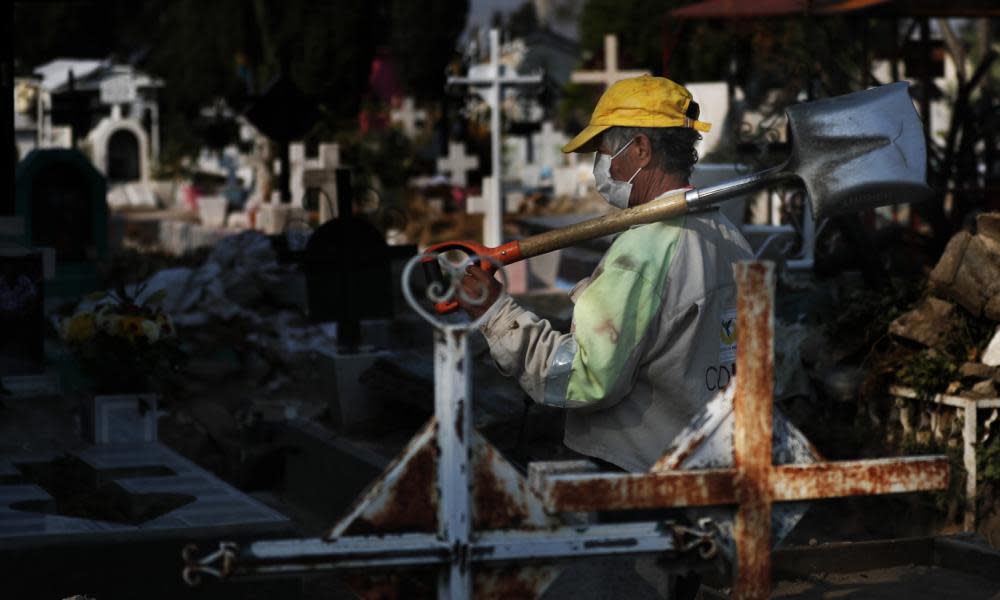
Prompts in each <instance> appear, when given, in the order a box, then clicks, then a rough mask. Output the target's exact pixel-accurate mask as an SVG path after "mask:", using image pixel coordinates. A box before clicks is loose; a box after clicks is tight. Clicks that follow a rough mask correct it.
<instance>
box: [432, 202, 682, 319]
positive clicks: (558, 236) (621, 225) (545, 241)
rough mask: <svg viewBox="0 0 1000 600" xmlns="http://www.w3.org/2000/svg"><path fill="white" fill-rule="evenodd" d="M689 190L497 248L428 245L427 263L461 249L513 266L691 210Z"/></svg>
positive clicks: (447, 307)
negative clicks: (437, 256)
mask: <svg viewBox="0 0 1000 600" xmlns="http://www.w3.org/2000/svg"><path fill="white" fill-rule="evenodd" d="M687 193H688V190H687V189H678V190H674V191H672V192H669V193H668V194H666V195H664V196H661V197H660V198H657V199H656V200H653V201H652V202H647V203H646V204H642V205H639V206H636V207H634V208H627V209H625V210H622V211H620V212H616V213H613V214H610V215H605V216H603V217H597V218H596V219H590V220H589V221H584V222H582V223H577V224H576V225H570V226H569V227H563V228H561V229H553V230H552V231H546V232H545V233H540V234H538V235H533V236H530V237H526V238H524V239H522V240H515V241H513V242H508V243H506V244H503V245H502V246H497V247H496V248H489V247H486V246H483V245H482V244H478V243H476V242H472V241H468V240H461V241H453V242H442V243H440V244H435V245H433V246H430V247H429V248H427V250H425V251H424V259H423V260H424V262H430V261H433V260H436V258H434V255H436V254H441V253H444V252H449V251H451V250H460V251H462V252H465V253H466V254H468V255H469V256H470V257H472V256H479V257H487V256H488V257H490V258H493V259H494V260H496V261H497V262H498V263H499V264H502V265H509V264H511V263H515V262H518V261H520V260H524V259H525V258H531V257H532V256H538V255H540V254H545V253H547V252H552V251H553V250H561V249H563V248H568V247H570V246H573V245H575V244H579V243H580V242H585V241H587V240H592V239H596V238H600V237H604V236H606V235H611V234H612V233H619V232H622V231H625V230H626V229H628V228H629V227H632V226H634V225H645V224H647V223H656V222H658V221H665V220H667V219H671V218H673V217H676V216H680V215H683V214H685V213H686V212H688V203H687V200H686V199H685V195H686V194H687ZM479 266H480V268H482V269H483V270H484V271H486V272H487V273H492V272H493V271H494V270H495V269H496V266H495V265H494V264H493V263H492V262H490V261H489V260H480V261H479ZM456 308H458V303H457V302H439V303H438V304H436V305H435V309H436V310H437V312H439V313H441V314H445V313H449V312H452V311H454V310H455V309H456Z"/></svg>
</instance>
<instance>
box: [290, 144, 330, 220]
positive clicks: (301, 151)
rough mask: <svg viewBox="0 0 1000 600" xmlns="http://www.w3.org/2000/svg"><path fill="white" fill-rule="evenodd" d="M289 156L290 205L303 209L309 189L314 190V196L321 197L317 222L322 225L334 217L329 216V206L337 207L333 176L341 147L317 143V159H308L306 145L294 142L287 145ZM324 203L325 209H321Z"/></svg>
mask: <svg viewBox="0 0 1000 600" xmlns="http://www.w3.org/2000/svg"><path fill="white" fill-rule="evenodd" d="M288 153H289V168H290V169H291V175H290V185H291V190H292V203H293V204H295V205H296V206H299V207H304V206H305V200H306V197H307V195H309V193H310V190H317V192H316V193H317V194H318V195H319V197H320V198H319V200H320V202H319V210H320V222H321V223H325V222H326V221H328V220H330V219H331V218H333V215H332V214H328V212H329V206H331V205H332V206H333V207H334V208H336V206H337V175H336V173H337V168H339V167H340V166H341V165H340V146H339V145H337V144H333V143H323V144H320V145H319V152H318V156H317V157H316V158H308V157H307V156H306V147H305V144H303V143H302V142H296V143H293V144H290V145H289V148H288ZM324 204H325V205H327V207H324ZM335 212H336V211H334V214H335ZM324 217H325V218H324Z"/></svg>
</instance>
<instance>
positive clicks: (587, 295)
mask: <svg viewBox="0 0 1000 600" xmlns="http://www.w3.org/2000/svg"><path fill="white" fill-rule="evenodd" d="M698 116H699V109H698V105H697V103H695V102H694V101H693V100H692V98H691V94H690V92H688V90H687V89H685V88H684V87H682V86H680V85H678V84H676V83H674V82H673V81H670V80H669V79H665V78H662V77H650V76H642V77H637V78H633V79H625V80H622V81H619V82H617V83H615V84H614V85H613V86H611V87H610V88H608V89H607V91H605V92H604V95H603V96H601V99H600V100H599V101H598V103H597V107H596V108H595V109H594V113H593V115H592V117H591V120H590V125H589V126H588V127H586V128H585V129H584V130H583V131H582V132H581V133H580V134H579V135H577V136H576V137H575V138H574V139H573V140H572V141H571V142H570V143H569V144H567V145H566V146H565V147H564V148H563V152H567V153H568V152H594V151H596V152H597V155H596V158H595V162H594V176H595V178H596V180H597V191H598V192H599V193H600V194H601V195H602V196H603V197H604V198H605V199H606V200H607V201H608V202H609V203H611V204H612V205H614V206H617V207H618V208H627V207H633V206H638V205H640V204H643V203H646V202H650V201H652V200H655V199H656V198H658V197H660V196H661V195H663V194H665V193H667V192H669V191H671V190H676V189H678V188H685V187H689V184H688V179H689V177H690V175H691V170H692V168H693V166H694V163H695V162H696V161H697V160H698V154H697V151H696V150H695V148H694V145H695V143H696V142H697V141H698V140H700V139H701V135H700V134H699V133H698V132H699V131H708V130H709V128H710V127H711V125H710V124H708V123H703V122H701V121H699V120H698ZM750 257H751V252H750V248H749V246H748V245H747V243H746V240H744V239H743V236H742V235H741V234H740V233H739V231H738V230H737V229H736V227H735V226H733V224H732V223H730V222H729V221H728V220H727V219H726V217H725V216H723V214H722V213H721V212H719V211H718V210H716V209H713V210H710V211H705V212H701V213H697V214H690V215H687V216H683V217H678V218H676V219H672V220H670V221H666V222H660V223H653V224H649V225H643V226H638V227H633V228H632V229H630V230H629V231H626V232H624V233H622V234H621V235H620V236H619V237H618V238H617V239H616V240H615V242H614V243H613V244H612V246H611V248H610V249H609V250H608V252H607V253H606V254H605V255H604V257H603V259H602V260H601V263H600V264H599V265H598V267H597V269H596V270H595V271H594V274H593V275H592V276H591V277H590V278H588V279H585V280H583V281H581V282H580V283H579V284H577V286H576V287H575V288H574V289H573V291H572V292H571V294H570V297H571V298H572V300H573V302H574V303H575V308H574V310H573V326H572V330H571V332H570V333H560V332H558V331H555V330H553V329H552V326H551V325H550V324H549V322H548V321H546V320H544V319H540V318H538V317H537V316H535V315H534V314H532V313H530V312H528V311H526V310H525V309H523V308H521V307H520V306H518V305H517V303H516V302H515V301H514V300H513V299H512V298H510V297H509V296H507V295H502V294H501V290H500V284H499V283H498V282H497V281H496V280H495V279H494V278H492V277H490V276H489V275H487V274H486V273H485V272H484V271H482V270H481V269H479V268H477V267H474V266H473V267H469V269H468V271H467V274H466V276H465V279H464V280H463V287H464V288H466V291H467V293H468V294H469V296H470V297H474V298H475V297H480V296H482V290H483V286H486V288H487V289H488V291H489V294H488V295H487V301H486V302H485V303H484V304H483V305H482V306H479V307H476V306H470V305H467V304H463V308H465V309H466V310H467V311H468V312H469V313H470V314H471V315H473V316H480V315H482V314H484V313H487V312H488V313H489V314H488V315H487V318H486V320H485V321H484V325H482V332H483V335H484V336H485V337H486V340H487V341H488V342H489V346H490V352H491V354H492V356H493V359H494V360H495V361H496V364H497V366H498V367H499V369H500V370H501V371H502V372H503V373H504V374H506V375H509V376H512V377H516V378H517V380H518V382H519V383H520V384H521V386H522V387H523V388H524V390H525V391H526V392H527V393H528V394H529V395H530V396H531V397H532V398H533V399H534V400H535V401H536V402H540V403H543V404H548V405H551V406H557V407H560V408H566V409H568V411H569V412H568V414H567V416H566V433H565V443H566V445H567V446H569V447H570V448H571V449H573V450H576V451H577V452H580V453H582V454H585V455H588V456H591V457H594V458H597V459H600V460H602V461H606V462H609V463H612V464H613V465H616V466H618V467H620V468H622V469H625V470H628V471H634V472H638V471H645V470H648V469H649V467H650V466H652V464H653V463H654V462H656V460H657V459H658V458H660V456H661V455H662V454H663V452H664V451H665V450H666V448H667V447H669V445H670V443H671V441H672V440H673V438H674V437H675V436H676V435H677V434H678V433H679V432H680V430H681V429H682V428H683V427H684V425H686V424H687V423H688V421H690V419H691V418H692V417H693V416H694V415H695V414H697V413H698V411H699V410H700V409H701V408H702V407H703V406H704V405H705V403H706V402H708V400H709V399H710V398H711V397H712V396H713V395H714V394H715V393H716V392H717V391H718V390H719V389H722V388H724V387H725V386H726V385H728V383H729V380H730V379H731V378H732V375H733V374H734V372H735V361H736V358H735V343H736V342H735V330H734V328H735V319H736V287H735V282H734V280H733V271H732V265H733V263H734V262H735V261H737V260H742V259H747V258H750Z"/></svg>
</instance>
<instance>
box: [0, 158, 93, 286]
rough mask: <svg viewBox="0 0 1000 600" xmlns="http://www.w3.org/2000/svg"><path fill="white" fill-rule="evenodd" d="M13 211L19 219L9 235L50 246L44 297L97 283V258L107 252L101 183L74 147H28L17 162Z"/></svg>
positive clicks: (29, 244) (32, 245) (24, 242)
mask: <svg viewBox="0 0 1000 600" xmlns="http://www.w3.org/2000/svg"><path fill="white" fill-rule="evenodd" d="M14 205H15V214H16V215H17V216H20V217H22V218H23V219H24V228H23V230H22V233H21V235H20V236H17V237H16V238H15V239H13V240H11V241H14V242H16V243H19V244H21V245H23V246H27V247H29V248H43V247H47V248H53V249H54V251H55V260H56V269H55V277H54V278H53V279H52V280H51V281H46V284H45V296H46V299H54V298H69V297H78V296H80V295H83V294H86V293H88V292H91V291H93V290H94V289H96V287H97V262H99V261H102V260H104V259H105V258H107V255H108V205H107V187H106V183H105V179H104V176H102V175H101V173H99V172H98V171H97V169H95V168H94V166H93V165H92V164H91V163H90V161H89V160H87V158H86V157H85V156H84V155H83V154H82V153H81V152H79V151H77V150H62V149H58V150H55V149H43V150H34V151H32V152H31V153H30V154H28V156H26V157H25V158H24V160H22V161H21V162H20V163H18V165H17V170H16V173H15V186H14Z"/></svg>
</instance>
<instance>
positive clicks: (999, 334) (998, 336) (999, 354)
mask: <svg viewBox="0 0 1000 600" xmlns="http://www.w3.org/2000/svg"><path fill="white" fill-rule="evenodd" d="M982 362H983V364H984V365H989V366H991V367H1000V327H998V328H997V330H996V333H994V334H993V339H991V340H990V343H989V344H987V345H986V350H984V351H983V358H982Z"/></svg>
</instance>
